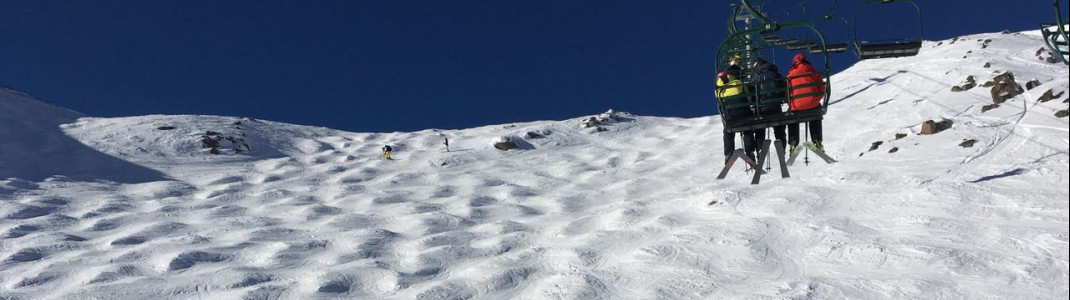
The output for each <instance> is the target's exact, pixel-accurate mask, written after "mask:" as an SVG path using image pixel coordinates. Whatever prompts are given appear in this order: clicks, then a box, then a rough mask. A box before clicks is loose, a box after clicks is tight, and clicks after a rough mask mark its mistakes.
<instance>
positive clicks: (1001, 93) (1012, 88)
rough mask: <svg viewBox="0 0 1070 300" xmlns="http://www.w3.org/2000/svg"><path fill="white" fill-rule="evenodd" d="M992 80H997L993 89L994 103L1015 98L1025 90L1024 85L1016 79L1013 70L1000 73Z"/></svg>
mask: <svg viewBox="0 0 1070 300" xmlns="http://www.w3.org/2000/svg"><path fill="white" fill-rule="evenodd" d="M992 80H993V81H995V85H993V86H992V90H991V95H992V103H1003V102H1006V101H1007V99H1010V98H1014V97H1015V96H1018V95H1019V94H1021V93H1022V92H1023V91H1022V86H1020V85H1018V82H1016V81H1014V74H1013V73H1011V72H1005V73H1003V74H1000V75H998V76H996V78H993V79H992Z"/></svg>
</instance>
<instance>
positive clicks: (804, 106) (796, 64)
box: [788, 53, 825, 153]
mask: <svg viewBox="0 0 1070 300" xmlns="http://www.w3.org/2000/svg"><path fill="white" fill-rule="evenodd" d="M812 83H821V84H817V85H809V86H805V85H807V84H812ZM788 86H789V89H788V90H790V91H791V103H790V104H789V105H788V107H789V108H790V109H791V111H804V110H810V109H820V108H821V99H823V98H824V97H825V84H824V83H823V80H822V79H821V74H820V73H817V70H814V66H813V65H811V64H810V61H809V60H807V59H806V55H803V54H802V53H798V54H795V57H794V58H793V59H792V61H791V70H789V71H788ZM807 126H808V127H809V130H810V139H811V140H813V142H814V148H817V150H820V151H821V152H825V146H823V145H822V144H821V140H822V139H821V138H822V135H821V120H814V121H809V122H807ZM788 144H789V145H790V150H789V151H788V152H791V153H795V147H796V146H798V145H799V124H798V123H795V124H789V125H788Z"/></svg>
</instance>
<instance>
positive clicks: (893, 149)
mask: <svg viewBox="0 0 1070 300" xmlns="http://www.w3.org/2000/svg"><path fill="white" fill-rule="evenodd" d="M896 152H899V147H892V149H891V150H888V153H896Z"/></svg>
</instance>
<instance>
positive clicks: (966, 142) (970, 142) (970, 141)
mask: <svg viewBox="0 0 1070 300" xmlns="http://www.w3.org/2000/svg"><path fill="white" fill-rule="evenodd" d="M974 143H977V140H975V139H968V140H962V143H959V147H962V148H970V147H973V144H974Z"/></svg>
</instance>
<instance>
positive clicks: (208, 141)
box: [201, 136, 219, 149]
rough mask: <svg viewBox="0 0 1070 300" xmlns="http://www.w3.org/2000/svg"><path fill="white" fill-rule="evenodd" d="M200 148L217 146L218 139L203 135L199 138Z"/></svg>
mask: <svg viewBox="0 0 1070 300" xmlns="http://www.w3.org/2000/svg"><path fill="white" fill-rule="evenodd" d="M201 148H212V149H215V148H219V140H216V139H213V138H211V137H208V136H205V137H202V138H201Z"/></svg>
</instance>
